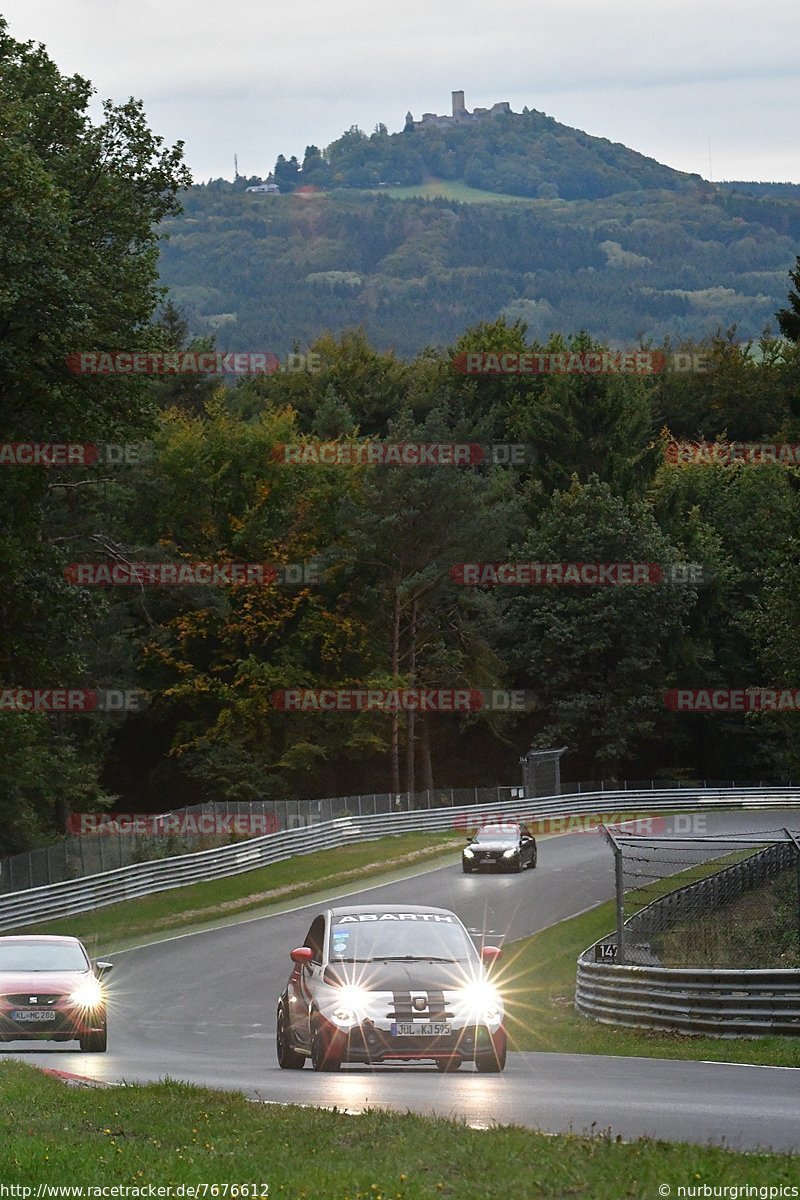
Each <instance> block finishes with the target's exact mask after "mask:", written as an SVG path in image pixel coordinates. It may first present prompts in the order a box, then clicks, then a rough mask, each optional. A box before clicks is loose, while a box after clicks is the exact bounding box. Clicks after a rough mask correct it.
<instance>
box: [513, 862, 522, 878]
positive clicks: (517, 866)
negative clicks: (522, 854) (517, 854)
mask: <svg viewBox="0 0 800 1200" xmlns="http://www.w3.org/2000/svg"><path fill="white" fill-rule="evenodd" d="M511 870H512V871H513V872H514V873H515V874H516V875H519V873H520V871H521V870H522V859H521V858H518V859H517V861H516V862H515V863H514V864H513V865H512V867H511Z"/></svg>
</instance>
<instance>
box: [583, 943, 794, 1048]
mask: <svg viewBox="0 0 800 1200" xmlns="http://www.w3.org/2000/svg"><path fill="white" fill-rule="evenodd" d="M593 950H594V947H592V948H591V949H590V950H587V951H586V952H585V953H584V954H582V955H581V957H580V958H579V959H578V980H577V988H576V991H575V1007H576V1008H577V1010H578V1012H581V1013H583V1014H584V1015H585V1016H588V1017H593V1018H594V1019H595V1020H596V1021H601V1022H602V1023H604V1024H606V1025H629V1026H634V1027H639V1028H643V1029H669V1030H675V1031H677V1032H678V1033H705V1034H714V1035H717V1036H719V1035H723V1036H727V1037H756V1036H759V1035H761V1034H783V1035H784V1036H794V1037H800V970H783V971H729V970H712V969H708V970H693V969H688V968H685V967H681V968H678V967H635V966H617V965H616V964H614V963H598V962H592V961H590V958H589V956H590V955H591V954H592V953H593Z"/></svg>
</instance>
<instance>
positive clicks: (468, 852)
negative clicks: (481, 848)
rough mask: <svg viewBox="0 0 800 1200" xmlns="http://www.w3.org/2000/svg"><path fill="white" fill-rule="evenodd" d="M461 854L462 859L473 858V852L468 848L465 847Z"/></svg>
mask: <svg viewBox="0 0 800 1200" xmlns="http://www.w3.org/2000/svg"><path fill="white" fill-rule="evenodd" d="M461 853H462V854H463V855H464V858H474V857H475V851H474V850H470V848H469V846H467V848H466V849H465V850H462V851H461Z"/></svg>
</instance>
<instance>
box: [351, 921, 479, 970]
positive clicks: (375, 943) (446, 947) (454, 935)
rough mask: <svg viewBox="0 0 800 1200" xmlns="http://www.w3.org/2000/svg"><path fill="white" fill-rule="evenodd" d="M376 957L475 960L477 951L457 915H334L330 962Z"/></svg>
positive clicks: (453, 960)
mask: <svg viewBox="0 0 800 1200" xmlns="http://www.w3.org/2000/svg"><path fill="white" fill-rule="evenodd" d="M376 958H381V959H385V958H389V959H415V958H416V959H432V958H434V959H441V960H443V961H445V962H474V961H475V959H476V958H477V951H476V950H475V947H474V945H473V943H472V941H471V940H470V938H469V935H468V934H467V932H466V930H465V929H464V927H463V926H462V925H461V924H459V923H458V922H457V921H456V919H455V917H445V916H443V915H441V914H433V913H425V914H422V913H416V914H412V913H369V914H364V913H361V914H353V915H350V914H341V915H338V916H335V917H334V918H333V922H332V924H331V933H330V961H331V962H371V961H372V960H373V959H376Z"/></svg>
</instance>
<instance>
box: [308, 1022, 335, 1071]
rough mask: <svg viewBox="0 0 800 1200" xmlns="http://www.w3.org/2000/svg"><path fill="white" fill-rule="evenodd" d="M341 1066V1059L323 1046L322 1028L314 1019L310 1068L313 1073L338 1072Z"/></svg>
mask: <svg viewBox="0 0 800 1200" xmlns="http://www.w3.org/2000/svg"><path fill="white" fill-rule="evenodd" d="M341 1065H342V1060H341V1058H339V1057H338V1056H337V1055H336V1054H333V1053H331V1050H330V1048H329V1047H328V1046H326V1045H325V1038H324V1036H323V1033H322V1027H321V1025H320V1023H319V1020H317V1019H315V1020H314V1022H313V1024H312V1026H311V1066H312V1067H313V1068H314V1070H315V1071H338V1070H339V1067H340V1066H341Z"/></svg>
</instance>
